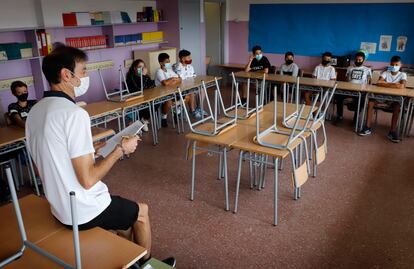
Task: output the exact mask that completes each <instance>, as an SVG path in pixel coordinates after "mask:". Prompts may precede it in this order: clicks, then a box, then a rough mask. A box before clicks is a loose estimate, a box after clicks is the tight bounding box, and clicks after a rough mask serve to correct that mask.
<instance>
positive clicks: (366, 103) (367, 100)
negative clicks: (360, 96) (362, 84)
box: [359, 93, 369, 130]
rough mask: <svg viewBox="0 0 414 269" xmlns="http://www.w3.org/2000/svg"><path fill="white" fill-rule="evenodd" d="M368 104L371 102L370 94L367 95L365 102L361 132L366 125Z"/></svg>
mask: <svg viewBox="0 0 414 269" xmlns="http://www.w3.org/2000/svg"><path fill="white" fill-rule="evenodd" d="M368 102H369V93H367V94H366V95H365V100H364V108H363V110H362V119H361V125H360V127H359V130H362V128H364V124H365V121H366V120H365V114H366V113H367V106H368Z"/></svg>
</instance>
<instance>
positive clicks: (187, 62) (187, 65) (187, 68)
mask: <svg viewBox="0 0 414 269" xmlns="http://www.w3.org/2000/svg"><path fill="white" fill-rule="evenodd" d="M178 58H179V59H180V62H179V63H177V64H175V65H174V70H175V73H177V75H179V76H180V78H181V79H189V78H193V77H195V76H196V73H195V71H194V67H193V66H192V65H191V63H192V62H193V59H192V58H191V52H189V51H188V50H180V52H179V53H178ZM185 101H186V102H188V105H189V107H190V112H191V114H192V115H193V117H194V118H196V119H200V118H201V113H202V111H201V108H200V107H196V101H195V94H194V93H191V94H187V95H186V96H185ZM204 113H205V114H204V116H207V115H208V114H207V113H206V112H204Z"/></svg>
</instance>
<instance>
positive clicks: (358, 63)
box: [355, 62, 364, 66]
mask: <svg viewBox="0 0 414 269" xmlns="http://www.w3.org/2000/svg"><path fill="white" fill-rule="evenodd" d="M363 63H364V62H355V66H361V65H362V64H363Z"/></svg>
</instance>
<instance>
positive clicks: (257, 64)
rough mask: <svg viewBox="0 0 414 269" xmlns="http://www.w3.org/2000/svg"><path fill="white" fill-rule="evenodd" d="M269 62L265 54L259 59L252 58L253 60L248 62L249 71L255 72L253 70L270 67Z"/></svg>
mask: <svg viewBox="0 0 414 269" xmlns="http://www.w3.org/2000/svg"><path fill="white" fill-rule="evenodd" d="M270 67H271V65H270V62H269V60H268V59H267V58H266V56H263V57H262V58H261V59H260V61H258V60H257V59H256V58H254V59H253V61H252V62H251V64H250V69H251V70H250V71H252V72H255V71H260V70H264V69H266V68H270Z"/></svg>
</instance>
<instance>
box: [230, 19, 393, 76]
mask: <svg viewBox="0 0 414 269" xmlns="http://www.w3.org/2000/svg"><path fill="white" fill-rule="evenodd" d="M226 27H228V28H227V29H228V33H229V34H228V44H229V45H228V46H229V47H228V55H229V56H228V62H229V63H242V64H245V63H247V61H248V57H249V55H250V53H251V52H250V48H248V47H247V46H248V38H249V22H248V21H239V22H233V21H228V22H227V26H226ZM259 45H260V44H259ZM264 53H265V55H266V56H267V57H268V58H269V61H270V62H271V64H272V65H274V66H276V67H279V66H280V65H281V64H282V63H283V62H284V55H283V54H266V52H264ZM295 62H296V63H297V64H298V65H299V67H300V68H301V69H304V70H313V68H314V67H315V66H316V65H318V64H319V63H320V57H310V56H300V55H296V56H295ZM367 65H369V66H372V68H373V69H382V68H383V67H385V66H387V65H388V63H387V62H371V61H367Z"/></svg>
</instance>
